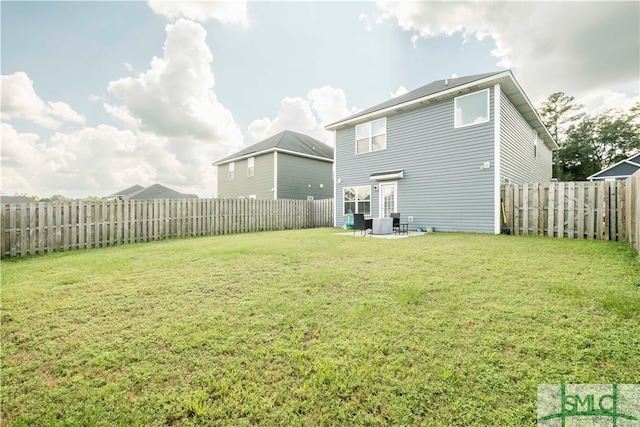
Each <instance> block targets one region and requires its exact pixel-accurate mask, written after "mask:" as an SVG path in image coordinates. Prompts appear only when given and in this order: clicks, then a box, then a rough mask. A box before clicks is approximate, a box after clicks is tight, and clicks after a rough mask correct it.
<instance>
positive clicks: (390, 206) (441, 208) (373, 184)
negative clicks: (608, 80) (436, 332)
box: [326, 71, 557, 233]
mask: <svg viewBox="0 0 640 427" xmlns="http://www.w3.org/2000/svg"><path fill="white" fill-rule="evenodd" d="M326 129H327V130H332V131H334V132H335V141H336V145H335V158H336V164H335V171H336V172H335V173H336V176H335V178H336V186H335V218H336V226H340V225H342V221H343V218H345V216H346V215H347V214H348V213H363V214H365V216H368V217H376V218H377V217H389V216H390V214H391V213H393V212H400V213H401V220H402V222H410V225H409V228H410V229H412V230H415V229H417V228H426V227H433V228H434V229H436V230H441V231H467V232H482V233H499V232H500V228H501V227H500V225H501V213H500V212H501V209H500V193H501V185H502V184H503V183H504V182H548V181H550V180H551V170H552V151H553V150H554V149H557V145H556V143H555V141H554V140H553V138H552V137H551V135H550V134H549V132H548V130H547V129H546V128H545V126H544V124H543V123H542V121H541V120H540V117H539V116H538V114H537V112H536V110H535V109H534V108H533V106H532V105H531V103H530V102H529V100H528V98H527V97H526V95H525V94H524V92H523V91H522V89H521V88H520V86H519V84H518V83H517V82H516V80H515V78H514V77H513V75H512V74H511V72H510V71H505V72H497V73H487V74H480V75H474V76H467V77H459V78H451V79H444V80H439V81H435V82H433V83H430V84H428V85H426V86H423V87H420V88H418V89H415V90H413V91H411V92H408V93H406V94H404V95H401V96H399V97H396V98H393V99H391V100H389V101H386V102H384V103H381V104H379V105H376V106H374V107H372V108H368V109H365V110H363V111H361V112H359V113H357V114H354V115H352V116H350V117H347V118H345V119H343V120H340V121H338V122H336V123H333V124H330V125H329V126H327V127H326Z"/></svg>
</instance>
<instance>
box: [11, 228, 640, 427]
mask: <svg viewBox="0 0 640 427" xmlns="http://www.w3.org/2000/svg"><path fill="white" fill-rule="evenodd" d="M334 233H336V230H333V229H314V230H298V231H282V232H265V233H255V234H241V235H231V236H218V237H211V238H197V239H188V240H174V241H163V242H154V243H149V244H138V245H129V246H121V247H114V248H107V249H97V250H91V251H76V252H68V253H61V254H52V255H47V256H40V257H31V258H24V259H15V260H6V261H2V263H1V267H2V371H1V379H2V390H1V391H2V419H1V420H0V421H1V423H2V425H3V426H54V425H64V426H68V425H82V426H84V425H122V426H129V425H152V426H153V425H157V426H163V425H176V426H191V425H216V426H225V425H228V426H244V425H274V426H297V425H300V426H303V425H304V426H316V425H356V426H357V425H429V426H469V425H478V426H488V425H500V426H524V425H535V419H536V399H537V385H538V384H539V383H560V382H564V383H612V382H617V383H638V382H640V262H639V261H638V257H637V254H636V253H635V252H633V250H632V249H630V248H629V247H628V246H627V245H625V244H616V243H611V242H599V241H576V240H568V239H550V238H536V237H514V236H490V235H473V234H448V233H434V234H429V235H425V236H421V237H414V238H409V239H397V240H383V239H368V238H351V237H346V236H339V235H335V234H334Z"/></svg>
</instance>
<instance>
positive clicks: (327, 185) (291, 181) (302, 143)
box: [213, 130, 333, 200]
mask: <svg viewBox="0 0 640 427" xmlns="http://www.w3.org/2000/svg"><path fill="white" fill-rule="evenodd" d="M213 166H215V167H216V169H217V176H218V188H217V190H216V197H222V198H237V197H242V198H253V199H302V200H307V199H311V198H313V199H316V200H317V199H330V198H333V148H331V147H329V146H328V145H326V144H324V143H322V142H320V141H318V140H317V139H315V138H312V137H310V136H308V135H303V134H301V133H297V132H292V131H289V130H285V131H282V132H280V133H278V134H276V135H274V136H271V137H269V138H267V139H265V140H263V141H260V142H258V143H256V144H253V145H251V146H249V147H247V148H244V149H242V150H240V151H238V152H237V153H234V154H232V155H230V156H227V157H225V158H223V159H221V160H218V161H217V162H215V163H213Z"/></svg>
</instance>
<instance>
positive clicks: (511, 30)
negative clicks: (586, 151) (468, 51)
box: [377, 1, 640, 102]
mask: <svg viewBox="0 0 640 427" xmlns="http://www.w3.org/2000/svg"><path fill="white" fill-rule="evenodd" d="M377 5H378V7H379V9H380V10H381V15H380V17H379V18H378V20H377V22H384V21H388V20H389V19H393V20H395V22H396V23H397V25H398V26H399V27H400V28H402V29H404V30H407V31H411V32H413V33H414V34H413V36H412V39H411V42H413V43H414V45H415V42H416V41H417V39H415V35H416V34H417V35H419V36H420V37H422V38H429V37H436V36H441V35H452V34H454V33H461V34H462V36H463V37H464V38H465V40H468V39H469V37H472V36H475V37H476V38H478V39H482V38H484V37H487V36H488V37H491V38H492V39H493V40H494V42H495V46H496V47H495V49H494V50H493V51H492V54H493V55H494V56H496V58H497V65H498V66H500V67H507V68H515V69H516V71H517V78H518V80H519V81H520V82H521V84H522V85H523V88H524V90H525V91H526V92H527V94H528V95H529V96H530V97H531V98H533V99H532V100H533V101H534V102H537V101H539V100H541V99H544V98H546V97H547V96H548V95H549V94H551V93H553V92H557V91H563V92H565V93H567V94H571V95H574V96H576V97H579V96H582V95H584V94H586V93H588V92H591V91H592V90H597V89H614V88H616V87H622V86H631V87H633V88H634V91H635V93H637V92H638V77H639V75H640V23H639V21H638V14H639V13H640V5H639V4H638V3H637V2H615V3H613V2H475V3H467V2H455V3H453V2H385V1H378V2H377ZM578 16H579V18H577V17H578Z"/></svg>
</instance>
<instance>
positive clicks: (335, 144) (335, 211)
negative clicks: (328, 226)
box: [332, 130, 344, 227]
mask: <svg viewBox="0 0 640 427" xmlns="http://www.w3.org/2000/svg"><path fill="white" fill-rule="evenodd" d="M337 136H338V133H337V131H335V130H334V131H333V166H332V169H333V202H334V203H333V226H334V227H338V203H336V201H337V200H338V183H337V180H338V178H337V177H336V152H337V151H338V141H337V140H336V137H337ZM343 197H344V196H343ZM343 206H344V203H343Z"/></svg>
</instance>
